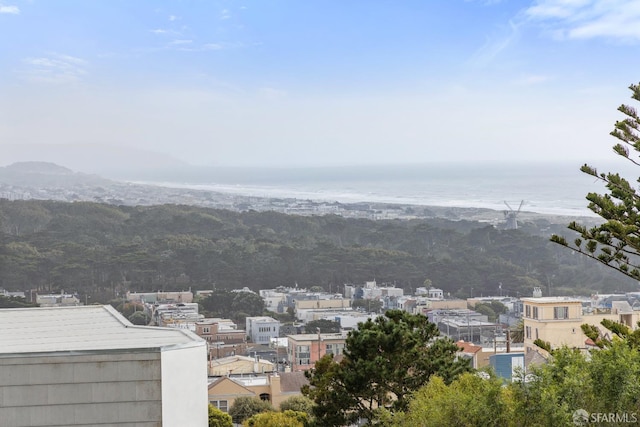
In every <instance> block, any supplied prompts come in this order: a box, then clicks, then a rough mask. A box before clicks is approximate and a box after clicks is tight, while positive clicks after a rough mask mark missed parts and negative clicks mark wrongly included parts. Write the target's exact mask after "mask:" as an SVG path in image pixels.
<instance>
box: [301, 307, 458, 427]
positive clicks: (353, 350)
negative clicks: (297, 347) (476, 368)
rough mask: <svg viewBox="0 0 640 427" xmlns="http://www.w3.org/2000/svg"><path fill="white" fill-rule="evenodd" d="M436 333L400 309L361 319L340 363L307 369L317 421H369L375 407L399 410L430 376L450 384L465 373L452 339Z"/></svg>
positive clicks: (423, 320) (422, 318) (328, 360)
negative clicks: (441, 336) (361, 321)
mask: <svg viewBox="0 0 640 427" xmlns="http://www.w3.org/2000/svg"><path fill="white" fill-rule="evenodd" d="M438 335H439V332H438V329H437V328H436V325H435V324H433V323H431V322H429V321H428V320H427V318H426V317H425V316H422V315H413V314H409V313H407V312H405V311H401V310H389V311H387V312H386V313H385V315H384V316H379V317H377V318H376V319H375V320H373V321H372V320H368V321H367V322H365V323H360V324H359V326H358V329H357V330H354V331H351V332H350V333H349V335H348V337H347V339H346V342H345V350H344V355H343V358H342V360H341V361H340V362H337V361H334V360H333V359H332V358H331V357H329V356H325V357H324V358H323V359H321V360H320V361H319V362H318V363H316V366H315V369H313V370H311V371H308V372H307V376H308V378H309V383H310V387H309V386H307V387H305V388H304V389H303V393H304V394H305V395H307V396H308V397H310V398H311V399H312V400H314V401H315V403H316V406H315V407H314V413H315V415H316V419H317V420H318V422H319V423H320V424H321V425H326V426H331V425H343V424H346V423H348V422H354V421H355V420H357V419H358V418H364V419H367V420H373V419H375V418H376V411H377V409H378V408H389V409H390V410H391V411H399V410H404V409H405V408H406V406H407V404H408V401H409V398H410V396H411V393H413V392H415V391H416V390H418V389H419V388H420V387H422V386H423V385H424V384H426V383H427V382H428V380H429V378H430V377H431V376H432V375H436V374H437V375H439V376H441V377H443V378H444V379H445V381H447V382H450V381H452V380H453V379H455V378H456V377H457V376H458V375H459V374H461V373H463V372H465V371H467V370H468V369H469V365H468V363H467V362H466V361H464V360H462V359H460V360H457V359H456V353H457V351H458V348H457V346H456V345H455V343H454V342H453V341H451V340H450V339H448V338H437V337H438Z"/></svg>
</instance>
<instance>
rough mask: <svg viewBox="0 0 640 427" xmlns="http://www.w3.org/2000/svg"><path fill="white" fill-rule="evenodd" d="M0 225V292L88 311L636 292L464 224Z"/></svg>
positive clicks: (252, 220) (84, 219)
mask: <svg viewBox="0 0 640 427" xmlns="http://www.w3.org/2000/svg"><path fill="white" fill-rule="evenodd" d="M0 218H2V227H3V228H2V229H3V230H5V232H4V233H2V234H0V238H1V239H2V241H1V243H0V286H2V287H3V288H6V289H8V290H24V289H38V290H46V291H52V292H55V291H60V290H62V289H64V290H65V291H67V292H70V291H72V292H78V293H80V294H90V295H92V301H94V302H107V301H109V300H110V299H112V298H115V297H116V295H119V294H122V293H123V292H125V291H127V290H130V291H153V290H168V289H186V288H187V287H191V288H192V289H238V288H242V287H244V286H248V287H250V288H251V289H253V290H256V289H264V288H271V287H273V286H274V285H292V284H294V283H298V284H299V285H300V287H311V286H317V285H319V284H320V285H322V287H323V288H324V289H331V288H332V287H333V289H336V288H337V287H336V284H338V283H355V284H358V283H363V282H365V281H367V280H371V278H372V277H375V278H376V279H377V280H378V281H380V282H395V283H397V285H398V286H400V287H403V288H405V289H407V290H409V289H415V288H416V287H418V286H421V285H423V283H424V282H425V277H426V276H427V274H428V277H429V280H431V283H432V284H433V286H437V287H439V288H442V289H443V290H444V291H445V292H448V293H451V294H452V295H457V296H460V297H468V296H469V295H470V288H471V287H473V289H474V293H476V294H478V293H485V294H486V293H489V292H495V285H496V283H503V284H504V286H505V289H509V291H508V292H509V294H510V295H515V294H516V293H518V292H520V294H521V295H524V294H528V292H529V290H530V289H531V288H532V287H533V286H542V285H544V284H546V283H547V279H546V276H547V275H555V277H556V280H555V281H556V282H558V283H563V284H564V286H566V287H571V288H584V286H585V283H587V284H588V286H589V289H585V290H584V292H594V291H603V290H605V289H606V288H611V290H613V289H629V290H631V289H634V287H635V281H632V280H628V281H626V278H624V277H620V278H615V277H614V278H612V277H611V276H607V275H606V274H605V273H606V270H608V269H604V268H602V269H598V268H597V267H598V266H597V265H586V264H582V263H580V261H578V260H576V259H575V258H577V257H572V256H570V254H567V253H566V251H564V250H562V249H561V248H559V247H557V245H554V244H552V243H550V242H548V240H547V239H546V238H544V237H539V236H532V235H530V234H527V233H525V232H523V231H521V230H511V231H510V232H505V231H500V230H496V229H494V228H492V227H486V226H485V225H484V224H481V223H477V222H470V221H455V222H452V221H446V220H441V219H425V220H411V221H386V220H380V221H370V220H364V219H346V218H340V217H337V216H335V215H328V216H317V217H298V216H294V215H285V214H278V213H274V212H244V213H238V212H231V211H225V210H217V209H207V208H198V207H192V206H176V205H162V206H148V207H145V206H136V207H128V206H111V205H105V204H98V203H88V202H83V203H61V202H54V201H43V200H30V201H8V200H0ZM460 259H463V260H464V262H459V260H460ZM612 273H613V272H612ZM459 283H465V284H466V289H462V288H460V286H459V285H458V284H459ZM372 308H373V307H372ZM238 311H241V312H244V313H247V314H253V313H252V312H251V311H250V310H247V309H244V308H241V309H239V310H238ZM257 314H258V315H260V314H262V313H259V312H258V313H257ZM225 317H229V316H225Z"/></svg>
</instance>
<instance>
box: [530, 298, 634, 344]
mask: <svg viewBox="0 0 640 427" xmlns="http://www.w3.org/2000/svg"><path fill="white" fill-rule="evenodd" d="M522 303H523V306H524V307H523V319H524V346H525V352H529V351H531V350H537V346H535V345H534V344H533V342H534V341H535V340H536V339H540V340H542V341H546V342H548V343H549V344H551V348H552V349H554V348H558V347H561V346H563V345H566V346H567V347H572V348H579V349H586V348H587V340H588V337H587V336H586V335H585V334H584V333H583V332H582V328H581V327H580V326H581V325H582V324H585V323H586V324H589V325H593V326H596V327H598V328H600V330H601V332H602V334H603V335H604V336H606V334H607V333H609V331H607V330H606V329H605V328H604V327H603V326H602V325H601V324H600V322H602V320H603V319H609V320H612V321H614V322H619V323H622V324H625V325H627V326H629V327H630V328H632V329H635V327H636V324H637V322H638V319H639V318H640V317H639V315H638V314H639V313H638V312H634V311H633V310H631V307H630V306H629V305H628V304H626V303H624V304H619V305H616V304H615V303H614V306H613V308H612V309H610V310H600V311H597V310H596V311H594V312H592V313H584V312H583V307H582V301H581V300H579V299H575V298H569V297H541V298H522Z"/></svg>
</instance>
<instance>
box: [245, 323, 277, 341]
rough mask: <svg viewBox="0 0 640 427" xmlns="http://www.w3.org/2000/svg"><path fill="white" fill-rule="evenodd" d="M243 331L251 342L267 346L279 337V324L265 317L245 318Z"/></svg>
mask: <svg viewBox="0 0 640 427" xmlns="http://www.w3.org/2000/svg"><path fill="white" fill-rule="evenodd" d="M245 331H246V334H247V336H248V337H249V339H250V340H251V342H253V343H256V344H265V345H268V344H269V343H270V342H271V339H272V338H278V337H279V336H280V322H279V321H277V320H276V319H274V318H272V317H267V316H256V317H247V319H246V330H245Z"/></svg>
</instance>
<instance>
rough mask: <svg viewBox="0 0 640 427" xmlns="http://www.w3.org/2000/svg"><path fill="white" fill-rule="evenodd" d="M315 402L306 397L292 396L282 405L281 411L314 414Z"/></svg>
mask: <svg viewBox="0 0 640 427" xmlns="http://www.w3.org/2000/svg"><path fill="white" fill-rule="evenodd" d="M313 406H314V403H313V400H311V399H309V398H308V397H305V396H291V397H290V398H288V399H287V400H285V401H284V402H282V403H280V410H281V411H296V412H304V413H306V414H309V415H312V414H313Z"/></svg>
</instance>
